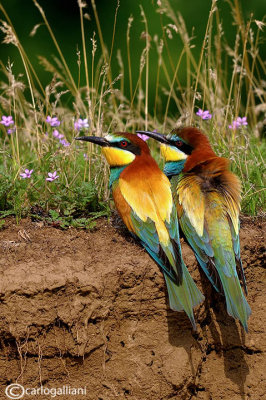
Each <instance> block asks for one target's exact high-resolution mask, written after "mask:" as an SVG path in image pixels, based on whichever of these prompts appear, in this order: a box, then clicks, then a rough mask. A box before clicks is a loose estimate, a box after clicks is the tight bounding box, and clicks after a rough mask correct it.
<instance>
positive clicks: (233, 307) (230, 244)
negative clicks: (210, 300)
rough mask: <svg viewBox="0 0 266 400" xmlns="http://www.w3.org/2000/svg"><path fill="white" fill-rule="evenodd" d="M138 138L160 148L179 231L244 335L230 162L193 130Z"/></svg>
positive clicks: (237, 190) (236, 185)
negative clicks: (151, 142) (238, 321)
mask: <svg viewBox="0 0 266 400" xmlns="http://www.w3.org/2000/svg"><path fill="white" fill-rule="evenodd" d="M138 132H139V133H142V134H145V135H148V136H150V137H152V138H154V139H156V140H158V141H159V142H161V143H162V144H161V152H162V155H163V157H164V159H165V162H166V163H165V167H164V172H165V174H166V175H167V176H168V177H169V179H170V180H171V184H172V192H173V197H174V201H175V204H176V208H177V214H178V220H179V223H180V226H181V229H182V231H183V233H184V235H185V237H186V239H187V241H188V243H189V244H190V246H191V247H192V249H193V250H194V253H195V256H196V258H197V260H198V262H199V264H200V265H201V267H202V269H203V270H204V272H205V273H206V275H207V277H208V278H209V280H210V281H211V282H212V284H213V286H214V287H215V288H216V290H218V291H220V290H222V291H223V293H224V295H225V299H226V305H227V311H228V314H229V315H231V316H232V317H234V318H236V319H239V320H240V322H241V323H242V325H243V327H244V329H245V330H246V331H247V330H248V325H247V321H248V318H249V316H250V314H251V309H250V307H249V305H248V303H247V300H246V298H245V296H244V294H243V292H242V289H241V285H240V282H239V277H238V274H239V275H240V277H241V279H242V283H243V286H244V289H245V292H246V294H247V288H246V280H245V276H244V271H243V267H242V262H241V258H240V243H239V211H240V194H241V185H240V181H239V179H238V178H237V176H236V175H234V174H233V173H232V172H230V171H229V160H227V159H225V158H222V157H218V156H217V155H216V154H215V153H214V151H213V149H212V148H211V145H210V143H209V140H208V138H207V137H206V136H205V135H204V134H203V133H202V132H201V131H200V130H199V129H197V128H194V127H186V128H180V129H174V130H173V131H172V132H171V133H170V134H169V135H162V134H160V133H157V132H146V131H145V132H144V131H143V132H142V131H138Z"/></svg>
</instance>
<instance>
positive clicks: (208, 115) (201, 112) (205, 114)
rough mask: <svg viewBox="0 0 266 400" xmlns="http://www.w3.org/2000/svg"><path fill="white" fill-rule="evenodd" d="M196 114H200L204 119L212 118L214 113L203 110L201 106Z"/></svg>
mask: <svg viewBox="0 0 266 400" xmlns="http://www.w3.org/2000/svg"><path fill="white" fill-rule="evenodd" d="M196 115H198V116H199V117H201V118H202V119H211V118H212V114H210V113H209V110H205V111H203V110H202V109H201V108H199V111H198V112H196Z"/></svg>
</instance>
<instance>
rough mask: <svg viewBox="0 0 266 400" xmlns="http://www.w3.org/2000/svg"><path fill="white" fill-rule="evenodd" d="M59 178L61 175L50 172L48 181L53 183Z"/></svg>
mask: <svg viewBox="0 0 266 400" xmlns="http://www.w3.org/2000/svg"><path fill="white" fill-rule="evenodd" d="M57 178H59V175H56V171H55V172H48V178H46V180H47V181H50V182H53V181H54V180H55V179H57Z"/></svg>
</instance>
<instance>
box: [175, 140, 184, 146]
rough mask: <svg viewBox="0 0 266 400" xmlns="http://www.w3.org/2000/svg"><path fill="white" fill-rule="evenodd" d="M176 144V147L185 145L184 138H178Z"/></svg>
mask: <svg viewBox="0 0 266 400" xmlns="http://www.w3.org/2000/svg"><path fill="white" fill-rule="evenodd" d="M175 145H176V147H181V146H183V142H182V140H177V141H176V142H175Z"/></svg>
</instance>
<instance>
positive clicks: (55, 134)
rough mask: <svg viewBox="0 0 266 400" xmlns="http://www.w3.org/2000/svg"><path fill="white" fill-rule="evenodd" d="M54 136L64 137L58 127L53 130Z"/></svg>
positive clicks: (57, 137)
mask: <svg viewBox="0 0 266 400" xmlns="http://www.w3.org/2000/svg"><path fill="white" fill-rule="evenodd" d="M53 137H55V138H56V139H59V140H60V139H63V137H64V135H63V134H62V133H59V132H58V130H57V129H55V130H54V131H53Z"/></svg>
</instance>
